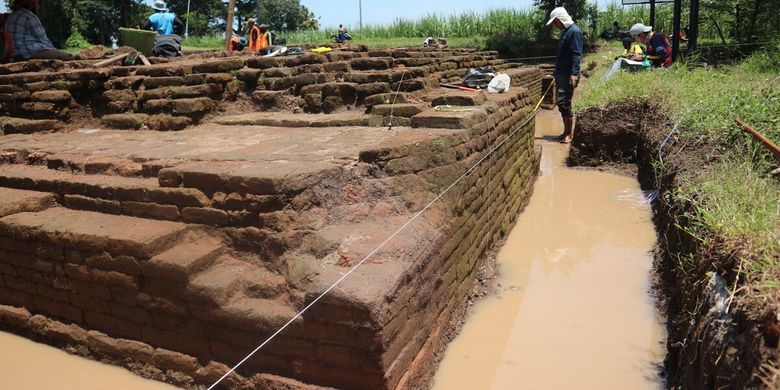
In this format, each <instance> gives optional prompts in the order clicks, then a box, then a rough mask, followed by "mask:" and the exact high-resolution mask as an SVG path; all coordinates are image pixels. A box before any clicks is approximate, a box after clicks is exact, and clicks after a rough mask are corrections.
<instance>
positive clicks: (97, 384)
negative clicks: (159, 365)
mask: <svg viewBox="0 0 780 390" xmlns="http://www.w3.org/2000/svg"><path fill="white" fill-rule="evenodd" d="M0 388H1V389H6V390H22V389H24V390H38V389H41V390H43V389H60V390H66V389H74V390H75V389H79V390H90V389H94V390H103V389H116V390H123V389H127V390H130V389H134V390H135V389H138V390H147V389H148V390H167V389H175V387H173V386H170V385H167V384H165V383H162V382H156V381H152V380H148V379H144V378H141V377H140V376H137V375H134V374H133V373H131V372H130V371H127V370H125V369H123V368H120V367H116V366H109V365H106V364H102V363H99V362H96V361H93V360H88V359H84V358H82V357H78V356H74V355H69V354H68V353H66V352H64V351H62V350H59V349H57V348H54V347H50V346H48V345H44V344H39V343H36V342H33V341H30V340H28V339H25V338H23V337H19V336H16V335H13V334H10V333H5V332H0Z"/></svg>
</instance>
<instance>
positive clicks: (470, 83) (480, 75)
mask: <svg viewBox="0 0 780 390" xmlns="http://www.w3.org/2000/svg"><path fill="white" fill-rule="evenodd" d="M493 77H496V75H495V73H493V69H491V68H490V67H489V66H486V67H484V68H469V69H468V70H467V71H466V74H465V75H463V85H464V86H466V87H469V88H479V89H485V88H487V86H488V84H489V83H490V80H493Z"/></svg>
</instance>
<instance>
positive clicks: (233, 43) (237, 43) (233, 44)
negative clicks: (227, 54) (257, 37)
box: [230, 37, 249, 53]
mask: <svg viewBox="0 0 780 390" xmlns="http://www.w3.org/2000/svg"><path fill="white" fill-rule="evenodd" d="M248 44H249V41H247V40H246V38H244V37H233V39H231V40H230V50H231V51H233V52H237V53H239V52H242V51H244V48H245V47H246V46H247V45H248Z"/></svg>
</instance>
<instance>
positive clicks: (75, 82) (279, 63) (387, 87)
mask: <svg viewBox="0 0 780 390" xmlns="http://www.w3.org/2000/svg"><path fill="white" fill-rule="evenodd" d="M354 50H365V49H364V48H356V49H354ZM482 66H491V67H492V68H493V69H494V70H495V71H502V72H506V73H508V74H510V75H511V76H512V79H513V82H516V83H521V82H522V81H523V80H521V79H522V78H523V77H522V76H521V75H520V74H521V73H523V72H522V69H523V68H521V67H520V65H519V64H509V63H505V62H504V61H503V60H500V59H498V57H497V53H496V52H476V51H474V50H470V49H449V50H431V49H420V48H408V49H394V50H373V51H349V50H337V51H333V52H330V53H326V54H324V55H319V54H313V53H309V54H304V55H298V56H289V57H248V56H239V57H227V58H224V57H223V58H211V59H204V58H199V56H191V57H187V56H185V57H182V58H180V59H176V60H173V61H169V62H163V63H159V64H154V65H151V66H136V67H113V68H106V69H94V68H91V63H90V62H89V61H81V62H74V63H60V62H58V61H37V62H36V61H31V62H28V63H26V66H21V65H19V64H9V65H3V66H0V114H2V115H3V116H4V117H3V118H2V119H0V130H2V131H3V132H4V133H6V134H13V133H31V132H39V131H52V130H59V129H62V128H72V127H74V126H83V125H85V124H89V126H108V127H111V128H119V129H139V128H142V127H146V128H149V129H152V130H181V129H184V128H186V127H188V126H191V125H193V124H197V123H199V122H200V121H202V120H203V119H204V118H205V117H206V116H207V115H211V114H213V113H216V112H219V113H234V112H235V113H237V112H240V111H239V110H241V111H244V112H246V111H247V110H248V111H252V110H272V111H289V110H293V109H300V110H304V111H306V112H310V113H319V112H325V113H332V112H339V111H342V110H344V109H350V108H354V107H357V106H359V107H363V106H365V107H369V108H370V107H371V106H373V105H376V104H382V103H385V102H390V101H391V98H392V101H395V102H397V103H404V102H406V101H407V100H412V101H414V100H416V99H417V97H418V95H419V94H420V93H423V92H425V91H429V90H431V89H433V88H437V87H438V83H439V82H458V81H460V78H461V77H462V76H463V73H464V72H465V70H466V69H468V68H470V67H482ZM55 69H57V71H54V70H55ZM47 70H49V71H48V72H47ZM518 72H519V73H518ZM516 85H521V84H516ZM399 92H400V93H401V95H399V96H395V94H396V93H399Z"/></svg>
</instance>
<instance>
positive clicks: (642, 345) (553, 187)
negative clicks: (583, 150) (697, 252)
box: [434, 111, 666, 390]
mask: <svg viewBox="0 0 780 390" xmlns="http://www.w3.org/2000/svg"><path fill="white" fill-rule="evenodd" d="M560 132H561V125H560V116H559V114H558V113H557V112H551V111H541V112H540V113H539V115H538V117H537V142H539V143H540V144H542V145H543V147H544V152H543V155H542V163H541V173H540V177H539V179H538V181H537V183H536V187H535V189H534V194H533V196H532V198H531V201H530V203H529V205H528V207H527V208H526V210H525V211H524V212H523V214H522V215H521V216H520V217H519V219H518V221H517V224H516V226H515V227H514V228H513V230H512V231H511V233H510V234H509V236H508V238H507V242H506V244H505V245H504V246H503V247H502V248H501V250H500V251H499V253H498V256H497V257H498V264H499V274H500V275H499V279H498V283H500V285H499V287H498V289H499V291H500V292H499V294H497V295H495V296H491V297H489V298H487V299H485V300H483V301H480V302H478V303H477V304H476V305H475V306H474V308H473V310H472V312H471V313H470V315H469V316H468V318H467V319H466V323H465V325H464V326H463V329H462V330H461V332H460V334H459V335H458V336H457V337H456V338H455V340H454V341H453V342H452V343H451V344H450V345H449V346H448V348H447V351H446V353H445V356H444V360H443V361H442V363H441V366H440V368H439V370H438V372H437V374H436V377H435V381H434V388H435V389H442V390H444V389H446V390H449V389H488V388H492V389H573V388H576V389H607V388H609V389H653V388H660V387H662V386H663V381H662V379H661V378H660V376H659V370H660V367H661V366H662V363H663V358H664V355H665V348H664V344H665V340H666V333H665V329H664V327H663V325H662V323H661V320H660V318H659V316H658V313H657V310H656V309H655V305H654V300H653V298H652V297H651V295H650V290H651V267H652V255H651V251H652V249H653V245H654V243H655V241H656V236H655V231H654V229H653V225H652V220H651V217H652V216H651V210H650V206H649V205H648V204H647V203H646V202H645V201H644V197H643V194H642V192H641V190H640V188H639V184H638V183H637V181H636V180H635V179H633V178H630V177H626V176H619V175H614V174H609V173H603V172H597V171H592V170H582V169H571V168H566V167H565V166H564V159H565V157H566V154H567V152H568V149H567V148H566V147H565V146H563V145H560V144H558V143H555V142H552V141H550V140H548V139H549V138H550V136H552V135H557V134H558V133H560Z"/></svg>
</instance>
